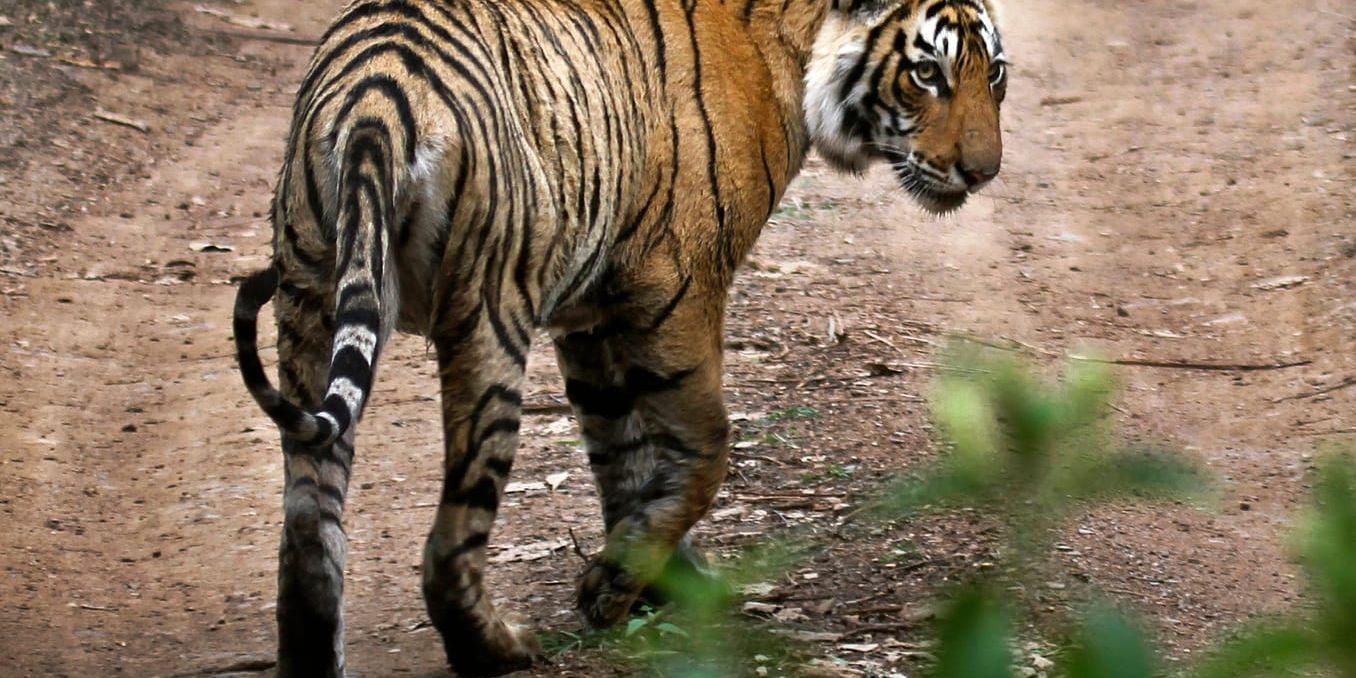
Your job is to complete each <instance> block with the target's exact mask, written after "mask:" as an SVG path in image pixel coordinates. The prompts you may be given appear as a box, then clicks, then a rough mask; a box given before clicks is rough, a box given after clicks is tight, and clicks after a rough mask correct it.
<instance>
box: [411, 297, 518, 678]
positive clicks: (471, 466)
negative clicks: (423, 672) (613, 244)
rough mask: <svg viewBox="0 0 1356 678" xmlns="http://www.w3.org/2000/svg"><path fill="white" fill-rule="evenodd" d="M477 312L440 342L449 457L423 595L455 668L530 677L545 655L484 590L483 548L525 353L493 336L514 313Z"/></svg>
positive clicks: (509, 457) (507, 456) (446, 330)
mask: <svg viewBox="0 0 1356 678" xmlns="http://www.w3.org/2000/svg"><path fill="white" fill-rule="evenodd" d="M481 308H483V307H477V310H475V311H473V312H472V315H471V316H468V317H467V318H465V319H461V320H459V321H457V322H456V323H455V324H452V325H449V326H446V327H443V328H440V329H439V330H438V331H436V332H435V333H434V343H435V344H436V346H437V351H438V374H439V379H440V380H441V382H442V409H443V434H444V437H445V440H444V445H445V449H446V457H445V462H444V464H445V465H444V477H443V493H442V497H441V501H440V502H439V506H438V513H437V518H436V520H435V522H434V525H433V530H432V532H431V533H430V534H429V537H428V541H427V543H426V544H425V547H424V565H423V580H424V581H423V589H424V600H425V603H426V604H427V605H428V611H429V615H430V617H431V618H432V620H433V625H434V627H435V628H437V629H438V632H439V633H440V634H441V635H442V638H443V645H444V648H445V650H446V652H447V658H448V661H449V663H450V664H451V665H452V667H453V668H454V669H455V670H456V671H457V673H458V674H460V675H476V676H491V675H500V674H504V673H509V672H511V671H516V670H520V669H525V668H527V667H528V666H530V665H531V664H532V661H533V659H534V658H535V657H536V656H537V655H538V654H540V649H539V647H538V645H537V642H536V640H535V638H534V637H533V636H532V634H531V632H530V631H529V630H528V629H526V628H523V627H519V626H517V625H514V624H512V623H510V622H508V621H507V620H505V619H504V618H503V616H502V615H501V613H500V612H499V610H497V609H496V608H495V606H494V604H493V603H492V602H491V596H490V594H489V593H488V592H487V591H486V590H485V584H484V575H485V559H486V557H485V549H486V545H487V544H488V543H489V539H490V530H491V527H492V526H493V524H494V518H495V514H496V512H497V511H498V509H499V501H500V498H501V497H502V495H503V491H504V485H505V483H507V482H508V475H509V470H510V468H511V467H512V466H513V457H514V453H515V452H516V450H517V447H518V428H519V421H520V417H521V414H522V391H521V389H522V384H523V378H524V370H525V367H526V355H527V351H528V346H527V344H526V339H525V338H518V339H519V340H518V341H515V337H513V336H510V335H509V333H507V332H496V331H495V329H502V328H505V327H512V326H514V325H515V321H514V320H513V319H512V318H511V314H512V311H511V310H507V309H489V308H484V310H483V311H482V310H481ZM490 314H498V317H496V318H494V319H491V318H490Z"/></svg>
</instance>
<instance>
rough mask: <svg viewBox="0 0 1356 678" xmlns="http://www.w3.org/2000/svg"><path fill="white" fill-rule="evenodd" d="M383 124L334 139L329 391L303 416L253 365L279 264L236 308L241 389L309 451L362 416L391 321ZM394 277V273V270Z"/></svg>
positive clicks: (388, 171)
mask: <svg viewBox="0 0 1356 678" xmlns="http://www.w3.org/2000/svg"><path fill="white" fill-rule="evenodd" d="M391 142H392V139H391V136H390V132H389V131H388V129H387V128H386V126H385V125H378V124H373V125H364V124H363V122H362V121H360V122H359V123H358V124H357V125H355V126H354V127H353V128H351V129H350V130H349V131H348V133H347V134H346V135H343V137H342V138H341V139H340V144H339V146H337V148H339V149H341V150H340V151H339V153H340V155H339V157H340V158H342V165H341V167H342V171H341V172H340V187H339V188H340V190H339V195H340V201H341V202H340V205H339V209H338V214H337V219H336V224H337V228H336V229H335V231H336V243H335V251H336V255H335V256H336V262H335V278H334V280H335V290H334V298H335V321H334V336H333V342H332V346H333V352H332V353H331V359H330V367H329V374H328V377H327V380H326V381H327V389H326V393H325V398H324V401H323V403H322V405H321V408H320V409H319V410H316V411H307V410H306V409H303V408H302V407H300V406H298V405H297V404H296V403H293V402H291V401H289V400H288V399H287V398H286V396H284V395H283V394H282V393H281V392H279V391H278V389H277V388H275V387H274V386H273V384H272V382H270V381H269V378H268V375H267V374H266V373H265V372H264V367H263V363H262V362H261V361H260V359H259V346H258V316H259V309H260V308H261V307H263V305H264V304H266V303H268V301H269V300H270V299H271V298H272V297H273V295H274V293H275V292H276V291H277V289H278V286H279V284H280V278H281V274H280V271H279V269H278V266H277V264H276V263H275V264H274V265H272V266H270V267H269V268H267V269H264V270H262V271H259V272H257V273H254V274H252V275H250V276H249V277H248V278H246V279H245V281H244V282H243V283H242V284H241V286H240V291H239V293H238V294H237V296H236V302H235V320H234V329H235V345H236V357H237V360H238V361H239V365H240V373H241V376H242V377H243V378H244V381H245V387H246V388H247V389H248V390H249V392H250V395H252V396H254V400H255V402H257V403H259V406H260V407H262V408H263V410H264V412H265V413H267V414H268V416H269V417H270V418H271V419H272V420H273V421H274V423H276V424H277V425H278V427H279V428H280V429H281V430H282V432H283V434H284V436H286V437H289V438H292V439H294V440H295V441H296V442H298V443H301V444H303V445H307V446H312V447H325V446H328V445H331V444H333V443H334V442H335V441H336V440H338V439H340V438H341V437H343V436H344V434H345V433H347V432H348V430H349V429H350V428H351V427H352V426H353V424H354V423H355V422H356V421H357V420H358V418H359V416H361V414H362V411H363V407H364V406H365V405H366V403H367V399H368V397H369V395H370V394H371V392H372V383H373V376H374V374H375V370H376V363H377V358H378V355H379V354H380V352H381V349H382V346H383V345H384V344H385V343H386V339H387V337H389V335H390V331H391V327H392V325H393V322H394V313H393V311H394V308H393V300H394V298H395V295H394V293H393V287H388V285H393V284H394V276H393V275H392V276H391V277H390V278H389V279H388V278H387V273H388V272H391V271H389V269H391V268H392V266H391V264H392V263H393V262H392V261H391V252H390V249H389V247H388V241H389V238H388V237H387V235H388V232H389V231H388V229H389V228H390V225H391V224H392V223H393V222H394V218H395V186H394V181H393V178H394V176H395V173H394V167H393V164H394V163H393V159H392V154H391V150H392V148H393V144H392V143H391ZM392 273H393V272H392Z"/></svg>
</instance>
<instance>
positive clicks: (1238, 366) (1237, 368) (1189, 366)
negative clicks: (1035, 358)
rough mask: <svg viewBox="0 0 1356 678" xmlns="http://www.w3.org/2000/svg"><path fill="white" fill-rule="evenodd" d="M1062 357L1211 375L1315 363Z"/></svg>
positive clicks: (979, 341) (996, 345) (1005, 348)
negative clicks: (1193, 371)
mask: <svg viewBox="0 0 1356 678" xmlns="http://www.w3.org/2000/svg"><path fill="white" fill-rule="evenodd" d="M961 338H962V339H964V340H966V341H971V342H974V343H976V344H979V345H981V346H988V347H989V348H996V349H999V350H1002V351H1017V350H1018V349H1017V348H1014V347H1012V346H1004V345H1002V344H999V343H998V342H994V341H987V340H985V339H982V338H979V337H970V336H965V335H961ZM1003 339H1005V340H1007V341H1009V342H1011V343H1013V344H1015V345H1017V346H1019V347H1021V348H1024V349H1027V350H1028V351H1033V352H1035V353H1039V354H1041V355H1044V356H1050V357H1053V358H1058V357H1061V356H1060V354H1058V353H1055V352H1054V351H1048V350H1046V349H1043V348H1041V347H1039V346H1033V345H1031V344H1028V343H1025V342H1021V341H1017V340H1016V339H1013V338H1012V337H1003ZM1063 357H1066V358H1068V359H1069V360H1076V361H1079V362H1085V363H1100V364H1102V365H1123V366H1127V367H1161V368H1166V369H1178V370H1205V371H1210V372H1261V371H1265V370H1284V369H1289V368H1291V367H1303V366H1305V365H1312V364H1313V362H1314V361H1312V360H1296V361H1294V362H1288V363H1207V362H1196V361H1193V360H1172V359H1166V360H1153V359H1142V358H1092V357H1088V356H1084V355H1073V354H1070V355H1068V356H1063Z"/></svg>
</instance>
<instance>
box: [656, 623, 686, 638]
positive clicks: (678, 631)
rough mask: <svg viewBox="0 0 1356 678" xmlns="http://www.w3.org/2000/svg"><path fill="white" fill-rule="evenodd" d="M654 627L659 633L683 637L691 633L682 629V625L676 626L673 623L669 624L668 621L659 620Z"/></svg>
mask: <svg viewBox="0 0 1356 678" xmlns="http://www.w3.org/2000/svg"><path fill="white" fill-rule="evenodd" d="M655 629H657V630H658V631H659V632H660V633H668V634H673V635H675V636H682V637H684V638H688V637H690V635H691V634H689V633H688V632H687V631H684V630H683V629H682V627H680V626H677V625H675V624H671V623H669V622H660V623H659V624H656V625H655Z"/></svg>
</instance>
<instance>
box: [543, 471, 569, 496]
mask: <svg viewBox="0 0 1356 678" xmlns="http://www.w3.org/2000/svg"><path fill="white" fill-rule="evenodd" d="M569 477H570V472H569V471H561V472H560V473H552V474H551V475H549V476H546V484H547V485H549V486H550V487H551V491H552V492H555V491H556V489H557V488H559V487H560V484H561V483H563V482H565V481H566V480H567V479H568V478H569Z"/></svg>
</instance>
